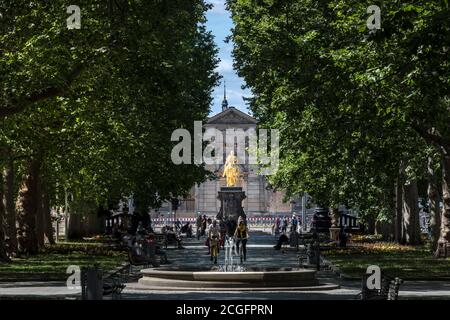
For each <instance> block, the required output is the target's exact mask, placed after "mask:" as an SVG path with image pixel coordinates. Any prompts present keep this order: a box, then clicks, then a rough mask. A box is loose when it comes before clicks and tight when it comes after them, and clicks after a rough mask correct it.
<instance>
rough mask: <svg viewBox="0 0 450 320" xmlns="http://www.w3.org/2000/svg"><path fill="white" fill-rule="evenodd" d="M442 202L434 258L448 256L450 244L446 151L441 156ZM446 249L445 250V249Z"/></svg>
mask: <svg viewBox="0 0 450 320" xmlns="http://www.w3.org/2000/svg"><path fill="white" fill-rule="evenodd" d="M442 201H443V203H444V208H443V209H442V216H441V218H442V220H441V232H440V237H439V241H438V248H443V250H439V249H438V250H437V251H436V256H437V257H440V256H442V255H443V256H448V255H449V254H450V253H449V252H448V250H449V249H448V246H449V242H450V151H447V152H446V153H445V154H444V156H443V161H442ZM445 248H447V249H445Z"/></svg>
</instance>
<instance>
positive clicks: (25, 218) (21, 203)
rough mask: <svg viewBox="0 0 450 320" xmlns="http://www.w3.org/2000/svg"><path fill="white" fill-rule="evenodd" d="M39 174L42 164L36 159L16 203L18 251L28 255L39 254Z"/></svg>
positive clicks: (29, 168)
mask: <svg viewBox="0 0 450 320" xmlns="http://www.w3.org/2000/svg"><path fill="white" fill-rule="evenodd" d="M39 172H40V162H39V161H38V160H36V159H32V160H30V161H29V162H28V163H27V168H26V173H25V175H24V178H23V181H22V184H21V186H20V189H19V194H18V197H17V202H16V212H17V226H18V230H17V242H18V249H19V253H21V254H26V255H28V254H35V253H37V252H38V241H37V240H38V239H37V237H36V216H37V213H38V207H39V203H40V201H39V196H38V195H39V193H38V183H39Z"/></svg>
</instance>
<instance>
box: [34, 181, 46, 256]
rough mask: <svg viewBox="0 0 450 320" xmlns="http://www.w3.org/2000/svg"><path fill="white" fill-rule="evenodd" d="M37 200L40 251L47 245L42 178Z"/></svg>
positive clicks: (37, 235) (37, 233) (37, 227)
mask: <svg viewBox="0 0 450 320" xmlns="http://www.w3.org/2000/svg"><path fill="white" fill-rule="evenodd" d="M36 200H37V203H36V205H37V211H36V239H37V243H38V247H39V249H42V248H44V244H45V236H44V230H45V223H44V219H45V218H44V208H43V202H42V177H41V179H39V181H38V183H37V191H36Z"/></svg>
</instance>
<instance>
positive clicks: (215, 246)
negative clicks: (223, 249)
mask: <svg viewBox="0 0 450 320" xmlns="http://www.w3.org/2000/svg"><path fill="white" fill-rule="evenodd" d="M219 237H220V227H219V225H218V223H217V220H214V221H213V222H212V224H211V225H210V226H209V228H208V239H209V247H210V249H209V251H210V253H211V261H214V264H217V256H218V254H219Z"/></svg>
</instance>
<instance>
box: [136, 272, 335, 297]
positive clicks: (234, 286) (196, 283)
mask: <svg viewBox="0 0 450 320" xmlns="http://www.w3.org/2000/svg"><path fill="white" fill-rule="evenodd" d="M141 272H142V274H143V277H142V278H141V279H139V281H138V287H139V288H135V289H149V290H194V291H196V290H204V291H207V290H208V289H209V290H222V291H235V290H239V291H263V290H270V291H273V290H283V291H284V290H330V289H335V288H338V286H335V285H329V284H325V285H321V284H319V281H318V280H317V279H316V277H315V275H316V271H314V270H305V269H296V268H248V269H247V271H244V272H220V271H215V270H211V269H207V268H171V267H163V268H152V269H144V270H142V271H141Z"/></svg>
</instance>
